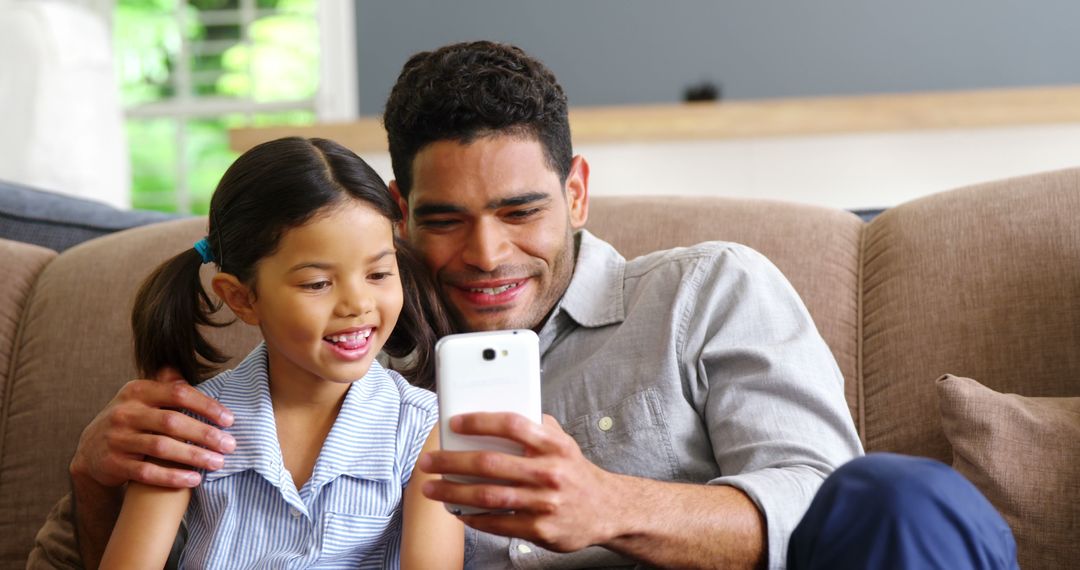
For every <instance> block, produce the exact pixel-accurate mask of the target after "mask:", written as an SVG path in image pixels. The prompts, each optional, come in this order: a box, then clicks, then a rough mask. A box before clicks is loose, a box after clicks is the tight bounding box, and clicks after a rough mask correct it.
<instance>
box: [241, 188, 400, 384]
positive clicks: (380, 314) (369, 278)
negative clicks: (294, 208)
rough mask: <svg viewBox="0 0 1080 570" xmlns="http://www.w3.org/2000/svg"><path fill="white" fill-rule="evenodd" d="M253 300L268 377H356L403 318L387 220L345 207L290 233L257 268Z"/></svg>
mask: <svg viewBox="0 0 1080 570" xmlns="http://www.w3.org/2000/svg"><path fill="white" fill-rule="evenodd" d="M251 299H252V301H251V305H250V307H251V314H252V316H254V317H255V320H256V321H257V322H256V323H253V324H258V325H259V328H260V329H261V330H262V334H263V338H265V339H266V345H267V348H268V349H269V353H270V370H271V378H274V379H275V380H277V379H280V378H290V379H291V378H297V379H301V380H303V379H306V380H310V381H313V382H315V383H316V384H318V383H322V382H331V383H349V382H352V381H354V380H357V379H359V378H361V377H362V376H364V374H367V371H368V368H369V367H370V366H371V361H372V360H374V358H375V355H376V354H377V353H378V352H379V351H380V350H382V347H383V344H385V343H386V339H387V338H388V337H389V336H390V332H391V331H392V330H394V325H395V324H396V323H397V319H398V314H400V313H401V304H402V292H401V279H400V277H399V275H398V266H397V256H396V255H395V250H394V236H393V230H392V226H391V223H390V220H388V219H386V218H385V217H383V216H382V215H381V214H379V213H378V212H377V211H375V210H374V209H373V208H371V207H370V206H367V205H365V204H363V203H362V202H358V201H353V200H348V201H347V202H346V203H345V204H344V205H335V206H331V207H330V208H329V209H328V210H327V211H326V212H324V213H320V214H317V215H316V216H315V217H314V218H313V219H312V220H310V221H309V222H308V223H306V224H304V225H303V226H300V227H297V228H293V229H291V230H288V231H287V232H285V234H284V236H282V238H281V242H280V243H279V246H278V250H277V251H276V252H275V253H274V254H273V255H270V256H268V257H265V258H263V259H262V260H260V261H259V263H258V265H257V267H256V271H255V291H254V294H253V295H251ZM244 320H245V321H248V319H247V318H245V319H244ZM248 322H251V321H248Z"/></svg>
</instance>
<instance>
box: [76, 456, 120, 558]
mask: <svg viewBox="0 0 1080 570" xmlns="http://www.w3.org/2000/svg"><path fill="white" fill-rule="evenodd" d="M71 494H72V502H73V508H74V510H75V517H74V518H75V538H76V540H77V543H78V545H79V555H80V556H82V561H83V567H84V568H90V569H93V568H97V567H98V565H99V564H100V562H101V555H102V554H103V553H104V552H105V546H106V545H107V544H108V543H109V535H110V534H111V533H112V529H113V527H114V526H115V525H116V519H117V517H119V516H120V507H121V506H123V502H124V495H123V490H122V489H121V488H112V487H104V486H102V485H101V484H99V483H98V482H97V481H94V480H93V479H91V478H89V477H85V476H80V475H77V474H76V473H74V472H73V473H72V475H71Z"/></svg>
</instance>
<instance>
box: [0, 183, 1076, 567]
mask: <svg viewBox="0 0 1080 570" xmlns="http://www.w3.org/2000/svg"><path fill="white" fill-rule="evenodd" d="M1078 222H1080V169H1077V170H1067V171H1062V172H1056V173H1049V174H1043V175H1037V176H1032V177H1026V178H1021V179H1015V180H1006V181H1001V182H996V183H992V184H987V185H983V186H979V187H974V188H967V189H961V190H955V191H952V192H946V193H943V194H938V195H935V196H930V197H927V198H923V199H921V200H918V201H914V202H911V203H908V204H903V205H900V206H897V207H895V208H892V209H890V210H888V211H886V212H885V213H884V214H882V215H881V216H878V217H877V218H875V219H874V220H873V221H872V222H870V223H868V224H866V223H863V222H862V221H861V220H860V219H859V218H858V217H857V216H855V215H853V214H850V213H848V212H843V211H838V210H831V209H826V208H819V207H814V206H806V205H800V204H793V203H786V202H769V201H754V200H743V199H725V198H672V197H654V198H646V197H597V198H594V199H593V200H592V204H591V211H590V220H589V223H588V226H587V227H588V228H589V229H590V230H591V231H593V232H594V233H596V234H597V235H598V236H600V237H602V238H604V239H607V240H609V241H611V242H612V243H613V244H614V245H615V246H616V247H617V248H619V249H620V251H622V252H623V253H624V254H625V255H627V256H628V257H633V256H635V255H637V254H641V253H645V252H647V251H651V250H654V249H659V248H663V247H672V246H677V245H689V244H692V243H697V242H700V241H705V240H728V241H736V242H741V243H745V244H747V245H750V246H751V247H754V248H755V249H758V250H759V251H761V252H763V253H764V254H765V255H767V256H768V257H769V258H770V259H772V260H773V262H774V263H775V264H776V265H777V267H779V268H780V269H781V271H783V272H784V273H785V275H787V277H788V279H789V280H790V281H791V282H792V284H793V285H794V287H795V289H796V290H797V291H798V292H799V294H800V295H801V296H802V298H803V300H804V301H805V303H806V305H807V308H808V309H809V311H810V313H811V315H812V316H813V318H814V320H815V322H816V323H817V326H818V329H819V330H820V332H821V334H822V336H823V338H824V339H825V340H826V342H827V343H828V344H829V346H830V348H831V349H832V352H833V354H834V355H835V356H836V359H837V362H838V363H839V366H840V370H841V372H842V373H843V375H844V378H845V380H846V396H847V399H848V405H849V408H850V410H851V412H852V417H853V418H854V419H855V422H856V426H857V427H858V429H859V433H860V435H861V436H862V437H863V441H864V444H865V445H866V447H867V449H868V450H870V451H898V452H903V453H910V454H915V455H924V456H929V457H935V458H938V459H942V460H949V459H950V455H951V450H950V449H949V447H948V444H947V443H946V441H945V439H944V436H943V435H942V431H941V427H940V422H939V420H938V406H937V396H936V392H935V391H934V381H935V379H936V378H937V377H939V376H940V375H942V374H944V373H946V372H951V373H954V374H960V375H964V376H968V377H972V378H975V379H977V380H979V381H980V382H983V383H985V384H986V385H987V386H989V387H991V388H994V389H996V390H999V391H1011V392H1017V393H1020V394H1024V395H1053V396H1069V395H1071V396H1080V223H1078ZM204 232H205V220H203V219H199V218H190V219H184V220H178V221H172V222H166V223H161V224H155V225H151V226H144V227H140V228H135V229H132V230H127V231H124V232H119V233H116V234H112V235H108V236H105V237H102V238H99V239H95V240H92V241H89V242H86V243H83V244H81V245H79V246H76V247H74V248H72V249H70V250H68V251H65V252H64V253H63V254H62V255H60V256H57V257H55V258H54V254H53V253H52V252H49V251H47V250H43V249H40V248H34V247H33V246H28V245H25V244H13V243H12V242H4V241H2V240H0V274H3V275H4V277H3V280H2V281H0V317H2V318H0V410H2V416H0V567H9V566H10V567H15V566H21V565H22V564H23V563H24V562H23V561H24V560H25V557H26V554H27V553H28V552H29V549H30V546H31V543H32V539H33V536H34V533H35V532H36V530H37V528H38V527H39V526H40V525H41V523H42V521H43V520H44V518H45V516H46V513H47V512H48V509H49V507H50V506H51V505H52V504H53V503H54V502H55V501H56V500H57V499H58V498H59V497H60V496H61V495H63V494H64V493H65V492H66V491H67V488H68V483H67V463H68V461H69V460H70V457H71V454H72V453H73V451H74V448H75V445H76V443H77V441H78V436H79V433H80V432H81V430H82V428H83V427H84V426H85V425H86V424H87V423H88V422H89V421H90V419H91V418H92V417H93V416H94V414H95V413H97V412H98V411H99V410H100V409H101V408H102V407H103V406H104V405H105V404H106V403H107V402H108V401H109V399H110V398H111V397H112V396H113V395H114V394H115V393H116V391H117V390H118V389H119V388H120V387H121V385H122V384H123V383H124V382H126V381H127V380H129V379H131V378H134V375H135V370H134V365H133V363H132V356H131V333H130V327H129V324H128V319H129V315H130V311H131V303H132V299H133V297H134V293H135V289H136V288H137V286H138V284H139V282H140V281H141V280H142V279H143V278H144V277H145V276H146V275H147V274H148V273H149V272H150V271H151V270H152V269H153V268H154V267H155V266H156V265H157V264H159V263H160V262H161V261H163V260H164V259H166V258H167V257H169V256H171V255H173V254H175V253H177V252H180V251H182V250H183V249H185V248H188V247H190V246H191V244H192V243H193V242H194V241H195V240H197V239H198V238H200V237H201V236H202V235H203V233H204ZM10 252H14V254H11V255H9V253H10ZM42 268H43V269H42ZM12 322H14V323H17V324H12ZM210 336H211V338H213V339H214V341H215V342H216V343H217V344H218V346H221V347H222V348H224V350H225V352H226V353H227V354H230V355H232V356H233V357H234V362H235V359H238V358H240V357H242V356H243V355H245V354H246V353H247V351H248V350H249V349H250V348H251V347H252V346H254V344H255V343H256V342H257V339H258V337H257V334H256V331H254V330H253V329H251V328H250V327H246V326H245V325H242V324H233V325H231V326H230V327H228V328H226V329H220V330H213V331H211V332H210ZM5 358H7V359H8V360H7V363H6V364H5V361H4V359H5ZM230 365H231V363H230Z"/></svg>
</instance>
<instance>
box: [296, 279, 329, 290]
mask: <svg viewBox="0 0 1080 570" xmlns="http://www.w3.org/2000/svg"><path fill="white" fill-rule="evenodd" d="M329 286H330V282H329V281H316V282H314V283H304V284H303V285H301V287H303V288H304V289H307V290H309V291H322V290H323V289H326V288H327V287H329Z"/></svg>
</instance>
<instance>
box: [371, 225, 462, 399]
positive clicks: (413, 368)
mask: <svg viewBox="0 0 1080 570" xmlns="http://www.w3.org/2000/svg"><path fill="white" fill-rule="evenodd" d="M394 245H395V247H396V248H397V262H398V273H399V274H400V275H401V289H402V293H403V297H404V302H403V303H402V306H401V316H400V317H398V322H397V326H395V327H394V332H393V333H391V334H390V338H389V339H387V341H386V344H385V345H383V350H384V351H385V352H386V353H387V354H389V355H390V356H393V357H394V358H398V359H405V358H406V357H408V358H407V360H406V362H405V363H404V366H399V367H397V368H396V370H397V371H398V372H400V373H401V375H402V376H404V377H405V378H407V379H408V380H409V382H411V383H412V384H413V385H415V386H419V387H421V388H427V389H429V390H430V389H432V388H434V387H435V342H436V341H438V340H439V339H440V338H442V337H444V336H446V335H448V334H450V333H453V332H454V328H455V323H454V322H453V320H452V319H451V318H450V315H449V313H448V312H447V310H446V305H445V303H444V302H443V299H442V296H441V295H440V293H439V289H438V288H437V287H436V286H435V282H434V281H433V280H432V278H431V274H430V273H429V272H428V268H427V267H426V266H425V265H424V264H423V262H422V261H420V258H419V257H418V256H417V255H416V253H415V252H414V251H413V249H412V248H411V247H410V246H409V244H408V243H407V242H405V241H404V240H402V239H400V238H394Z"/></svg>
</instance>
